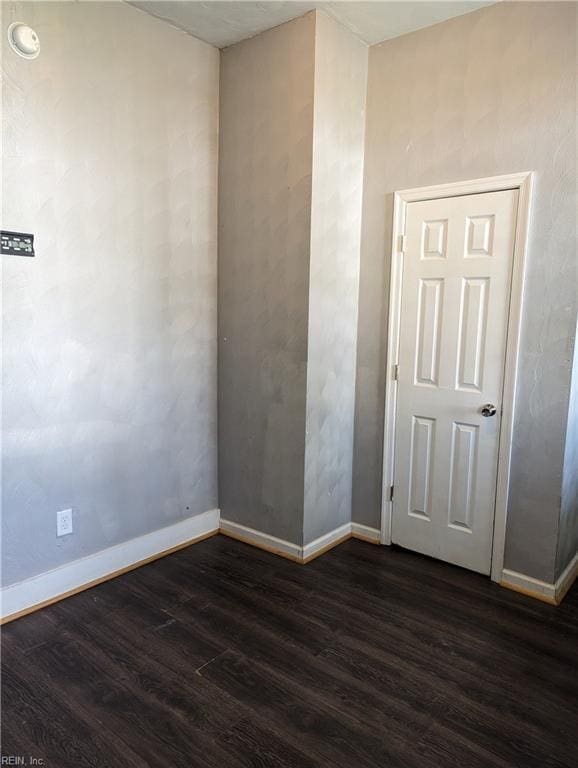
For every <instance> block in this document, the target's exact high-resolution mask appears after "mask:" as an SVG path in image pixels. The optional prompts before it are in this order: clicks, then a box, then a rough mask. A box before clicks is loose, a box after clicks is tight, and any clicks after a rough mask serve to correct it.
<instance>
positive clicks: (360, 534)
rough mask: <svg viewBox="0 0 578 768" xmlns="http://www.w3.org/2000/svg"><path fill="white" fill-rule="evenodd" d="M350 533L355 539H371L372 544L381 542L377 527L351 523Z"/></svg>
mask: <svg viewBox="0 0 578 768" xmlns="http://www.w3.org/2000/svg"><path fill="white" fill-rule="evenodd" d="M351 535H352V536H353V537H354V538H356V539H362V540H363V541H371V542H372V543H374V544H380V543H381V531H380V530H379V528H370V527H369V525H362V524H361V523H351Z"/></svg>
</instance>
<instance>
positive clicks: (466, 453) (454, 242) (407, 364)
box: [392, 190, 518, 573]
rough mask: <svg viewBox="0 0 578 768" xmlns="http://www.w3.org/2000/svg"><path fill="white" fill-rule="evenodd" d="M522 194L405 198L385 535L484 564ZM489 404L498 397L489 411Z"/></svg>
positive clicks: (467, 563)
mask: <svg viewBox="0 0 578 768" xmlns="http://www.w3.org/2000/svg"><path fill="white" fill-rule="evenodd" d="M517 201H518V192H517V190H507V191H504V192H492V193H488V194H481V195H465V196H462V197H453V198H446V199H442V200H430V201H426V202H421V203H410V204H408V206H407V215H406V249H405V253H404V267H403V287H402V307H401V334H400V349H399V370H398V393H397V414H396V445H395V473H394V488H395V491H394V503H393V525H392V538H393V541H394V542H395V543H397V544H401V545H402V546H405V547H408V548H410V549H414V550H416V551H418V552H423V553H425V554H428V555H432V556H434V557H438V558H440V559H442V560H446V561H448V562H452V563H456V564H457V565H461V566H464V567H466V568H470V569H471V570H475V571H479V572H481V573H489V572H490V566H491V548H492V536H493V522H494V503H495V491H496V475H497V462H498V438H499V429H500V411H501V398H502V388H503V376H504V358H505V350H506V332H507V322H508V313H509V301H510V282H511V273H512V261H513V252H514V236H515V228H516V210H517ZM486 403H492V404H494V405H495V406H496V409H497V412H496V414H495V415H494V416H490V417H488V418H485V417H484V416H483V415H482V413H481V411H482V406H483V405H484V404H486Z"/></svg>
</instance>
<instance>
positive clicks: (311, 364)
mask: <svg viewBox="0 0 578 768" xmlns="http://www.w3.org/2000/svg"><path fill="white" fill-rule="evenodd" d="M367 56H368V48H367V47H366V46H365V45H364V44H363V43H361V42H359V40H358V39H357V38H355V37H354V36H353V35H352V34H351V33H350V32H349V31H348V30H347V29H345V28H344V27H342V26H341V25H340V24H338V23H337V22H336V21H334V20H333V19H331V18H330V17H329V16H326V15H325V14H324V13H317V15H316V27H315V106H314V125H313V180H312V203H311V264H310V281H309V328H308V354H307V360H308V363H307V426H306V433H307V436H306V448H305V509H304V534H303V535H304V541H305V543H306V544H307V543H309V542H310V541H312V540H314V539H315V538H317V537H318V536H321V535H323V534H324V533H327V532H328V531H332V530H334V529H335V528H337V527H339V526H340V525H343V524H344V523H347V522H349V521H350V520H351V476H352V460H353V414H354V401H355V358H356V355H355V350H356V340H357V300H358V293H359V249H360V232H361V201H362V191H363V142H364V138H365V97H366V88H367Z"/></svg>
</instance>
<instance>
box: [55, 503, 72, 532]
mask: <svg viewBox="0 0 578 768" xmlns="http://www.w3.org/2000/svg"><path fill="white" fill-rule="evenodd" d="M69 533H72V510H71V509H62V510H60V512H57V513H56V535H57V536H67V535H68V534H69Z"/></svg>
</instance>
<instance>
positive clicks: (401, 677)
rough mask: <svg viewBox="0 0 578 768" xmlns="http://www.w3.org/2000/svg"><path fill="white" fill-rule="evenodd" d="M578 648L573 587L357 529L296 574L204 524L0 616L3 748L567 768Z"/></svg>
mask: <svg viewBox="0 0 578 768" xmlns="http://www.w3.org/2000/svg"><path fill="white" fill-rule="evenodd" d="M577 659H578V589H577V588H576V587H574V588H573V589H572V590H571V592H570V593H569V594H568V596H567V597H566V600H565V601H564V602H563V603H562V605H561V606H559V607H558V608H555V607H553V606H549V605H546V604H544V603H539V602H537V601H534V600H532V599H530V598H527V597H524V596H522V595H518V594H515V593H513V592H509V591H507V590H504V589H501V588H500V587H497V586H495V585H494V584H492V583H491V582H490V581H489V580H488V579H486V578H483V577H480V576H477V575H476V574H472V573H468V572H466V571H463V570H460V569H458V568H454V567H452V566H449V565H445V564H443V563H439V562H436V561H433V560H429V559H427V558H424V557H421V556H419V555H414V554H412V553H409V552H405V551H402V550H395V549H388V548H383V547H377V546H372V545H371V544H366V543H363V542H360V541H354V540H351V541H348V542H346V543H345V544H342V545H341V546H339V547H338V548H336V549H334V550H332V551H331V552H329V553H328V554H326V555H324V556H323V557H321V558H319V559H318V560H315V561H314V562H312V563H310V564H309V565H306V566H300V565H297V564H294V563H291V562H288V561H286V560H283V559H281V558H279V557H276V556H274V555H270V554H269V553H266V552H262V551H260V550H258V549H254V548H252V547H249V546H247V545H245V544H242V543H240V542H238V541H234V540H232V539H228V538H225V537H224V536H217V537H215V538H212V539H209V540H207V541H204V542H201V543H199V544H196V545H194V546H192V547H190V548H189V549H185V550H181V551H180V552H177V553H175V554H173V555H170V556H169V557H166V558H164V559H163V560H159V561H157V562H155V563H152V564H150V565H147V566H145V567H143V568H140V569H138V570H136V571H132V572H131V573H128V574H125V575H123V576H120V577H119V578H117V579H114V580H113V581H110V582H107V583H106V584H101V585H100V586H97V587H94V588H93V589H91V590H88V591H86V592H83V593H81V594H79V595H76V596H75V597H71V598H69V599H67V600H64V601H62V602H61V603H57V604H55V605H53V606H50V607H48V608H46V609H44V610H42V611H40V612H38V613H35V614H31V615H30V616H27V617H24V618H22V619H19V620H17V621H15V622H13V623H12V624H8V625H6V626H5V627H4V628H3V630H2V673H3V674H2V737H3V738H2V756H3V757H4V758H6V757H7V756H11V755H14V756H25V757H26V759H27V760H28V761H29V758H30V757H32V758H36V759H42V760H43V763H42V764H43V766H45V768H82V767H84V766H91V767H93V768H94V767H95V766H98V768H109V767H110V768H144V767H145V766H149V767H150V768H159V766H162V767H163V768H168V767H173V766H174V767H175V768H180V767H181V766H182V768H195V767H196V766H199V768H212V767H213V766H214V767H215V768H228V766H230V767H231V768H237V767H238V768H247V767H248V766H258V767H259V768H269V767H271V768H289V767H292V768H315V766H331V768H339V767H341V766H343V768H376V767H377V766H379V768H389V766H400V767H401V766H403V768H411V767H413V766H416V767H417V766H419V768H436V767H437V766H439V768H453V767H454V766H455V768H458V767H459V768H482V767H483V768H486V767H488V768H489V767H491V766H492V767H493V766H496V768H498V767H499V768H510V767H511V766H516V768H534V767H535V768H558V767H560V768H576V766H577V764H578V758H577V752H576V734H577V733H578V672H577ZM27 764H28V765H29V764H30V762H28V763H27Z"/></svg>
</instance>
